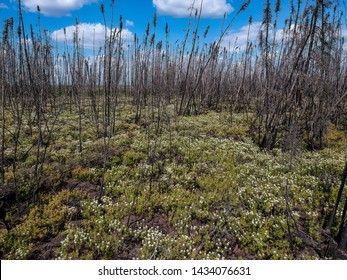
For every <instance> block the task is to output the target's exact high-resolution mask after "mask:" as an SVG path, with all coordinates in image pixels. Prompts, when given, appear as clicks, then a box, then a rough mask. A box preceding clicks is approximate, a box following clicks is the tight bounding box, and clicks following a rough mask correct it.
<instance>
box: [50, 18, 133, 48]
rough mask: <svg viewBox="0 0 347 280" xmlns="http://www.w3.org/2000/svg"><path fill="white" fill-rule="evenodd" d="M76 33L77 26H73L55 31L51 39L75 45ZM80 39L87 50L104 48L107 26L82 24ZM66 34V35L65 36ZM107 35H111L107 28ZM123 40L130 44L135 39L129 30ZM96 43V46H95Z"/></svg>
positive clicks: (124, 31)
mask: <svg viewBox="0 0 347 280" xmlns="http://www.w3.org/2000/svg"><path fill="white" fill-rule="evenodd" d="M75 32H76V26H75V25H71V26H67V27H65V33H64V28H62V29H59V30H56V31H54V32H53V33H52V34H51V38H52V39H53V40H57V41H58V42H59V43H63V42H65V38H66V41H67V43H68V44H69V45H72V44H73V38H74V34H75ZM78 32H79V39H80V42H81V44H82V43H83V46H81V47H84V48H86V49H93V47H95V49H96V50H97V49H98V48H100V47H102V46H104V43H105V26H104V25H102V24H101V23H80V24H79V25H78ZM65 34H66V35H65ZM107 34H110V29H109V28H107ZM122 38H123V40H125V41H127V42H129V41H131V40H132V39H133V33H132V32H131V31H129V30H128V29H123V30H122ZM94 43H95V44H94Z"/></svg>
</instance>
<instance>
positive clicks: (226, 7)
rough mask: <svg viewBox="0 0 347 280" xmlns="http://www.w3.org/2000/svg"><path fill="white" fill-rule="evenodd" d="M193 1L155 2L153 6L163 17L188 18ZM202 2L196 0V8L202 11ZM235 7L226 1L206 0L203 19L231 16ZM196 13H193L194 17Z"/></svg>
mask: <svg viewBox="0 0 347 280" xmlns="http://www.w3.org/2000/svg"><path fill="white" fill-rule="evenodd" d="M192 3H193V1H192V0H191V1H189V0H153V5H154V6H155V7H156V9H157V10H158V13H159V14H161V15H170V16H174V17H188V16H189V15H190V13H191V11H190V8H191V6H192ZM200 5H201V0H195V3H194V8H195V9H200ZM233 10H234V9H233V7H232V6H231V5H230V4H229V3H227V1H226V0H204V2H203V5H202V15H201V16H202V17H208V18H221V17H223V16H224V14H225V13H226V14H230V13H231V12H232V11H233ZM194 14H195V13H193V15H194Z"/></svg>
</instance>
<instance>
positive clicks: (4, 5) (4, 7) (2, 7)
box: [0, 3, 8, 9]
mask: <svg viewBox="0 0 347 280" xmlns="http://www.w3.org/2000/svg"><path fill="white" fill-rule="evenodd" d="M0 9H8V6H7V5H6V4H4V3H0Z"/></svg>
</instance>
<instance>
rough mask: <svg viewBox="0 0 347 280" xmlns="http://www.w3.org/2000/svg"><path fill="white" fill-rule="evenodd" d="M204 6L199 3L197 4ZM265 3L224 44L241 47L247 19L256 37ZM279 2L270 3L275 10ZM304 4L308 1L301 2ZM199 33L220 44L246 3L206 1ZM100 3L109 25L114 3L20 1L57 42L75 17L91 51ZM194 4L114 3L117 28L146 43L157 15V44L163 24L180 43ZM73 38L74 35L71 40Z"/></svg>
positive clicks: (3, 11) (13, 8) (162, 0)
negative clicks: (225, 26) (148, 28)
mask: <svg viewBox="0 0 347 280" xmlns="http://www.w3.org/2000/svg"><path fill="white" fill-rule="evenodd" d="M195 2H196V3H197V5H200V0H196V1H195ZM264 2H265V0H261V1H257V0H253V1H251V5H250V6H249V8H248V9H247V11H246V12H243V13H241V14H240V15H239V16H238V17H237V18H236V20H235V22H234V24H233V26H232V27H231V29H230V30H229V36H227V38H226V41H228V40H229V41H230V43H231V44H233V43H234V41H235V38H236V37H238V38H239V42H238V44H240V45H242V44H243V43H244V41H245V38H246V33H247V30H248V19H249V16H250V15H252V17H253V22H254V24H253V28H252V30H251V36H252V37H256V36H257V31H258V29H259V25H260V22H261V20H262V10H263V8H264ZM275 2H276V1H275V0H272V1H271V3H272V7H273V9H274V6H275ZM281 2H282V7H281V16H280V22H282V23H283V21H284V19H285V18H286V17H288V16H289V15H288V13H289V4H288V2H289V0H282V1H281ZM303 2H305V1H303ZM203 3H204V6H203V13H202V16H203V18H202V20H201V29H200V30H202V32H203V30H205V28H206V26H207V25H210V31H209V35H208V37H207V41H213V40H216V39H217V38H218V36H219V34H220V31H221V27H222V24H223V15H224V13H226V15H227V18H226V22H228V21H229V20H230V19H231V18H232V17H233V16H234V15H235V14H236V12H237V11H238V10H239V8H240V6H241V5H242V3H243V1H238V0H234V1H230V0H204V2H203ZM100 4H104V6H105V12H106V20H107V23H108V24H109V23H110V19H111V16H110V14H111V8H110V4H111V0H22V6H23V11H24V19H25V23H26V26H27V32H28V30H29V25H30V24H32V25H33V26H34V27H36V26H37V22H38V21H37V18H38V15H37V12H36V7H37V5H39V6H40V8H41V28H45V29H47V30H48V31H49V32H50V34H51V36H52V38H57V39H58V41H62V40H63V37H64V36H63V28H66V30H67V32H68V33H71V34H72V33H73V31H74V25H75V22H76V18H78V20H79V22H80V30H82V31H83V34H84V35H83V36H84V42H85V47H86V48H89V49H90V48H92V42H93V38H95V41H98V40H99V41H102V39H103V34H104V33H103V32H104V29H103V26H102V24H103V17H102V14H101V12H100ZM190 5H191V1H190V0H115V12H114V18H115V20H114V23H115V25H116V27H117V26H118V22H119V16H120V15H122V17H123V26H124V33H123V34H124V35H123V36H124V38H127V39H129V40H131V38H132V36H133V35H134V34H135V33H136V34H137V35H138V37H139V38H142V37H143V35H144V33H145V29H146V25H147V23H148V22H152V18H153V15H154V13H157V15H158V25H157V30H156V31H157V40H161V39H164V38H165V24H166V22H167V23H168V24H169V29H170V40H171V42H175V41H176V40H182V39H183V37H184V31H185V30H186V28H187V22H188V16H189V11H188V7H189V6H190ZM17 11H18V3H17V0H0V20H1V22H3V20H5V19H7V18H9V17H14V18H15V19H17V18H18V15H17ZM71 36H72V35H71Z"/></svg>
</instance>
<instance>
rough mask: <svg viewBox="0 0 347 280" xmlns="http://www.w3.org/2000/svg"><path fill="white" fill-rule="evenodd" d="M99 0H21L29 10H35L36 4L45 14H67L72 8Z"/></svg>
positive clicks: (58, 15)
mask: <svg viewBox="0 0 347 280" xmlns="http://www.w3.org/2000/svg"><path fill="white" fill-rule="evenodd" d="M97 2H99V0H49V1H48V0H23V1H22V3H23V5H24V7H26V8H27V9H29V11H30V12H36V11H37V6H39V7H40V11H41V13H42V14H43V15H45V16H53V17H61V16H68V15H70V12H71V11H73V10H78V9H80V8H82V7H83V6H85V5H88V4H91V3H97Z"/></svg>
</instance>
